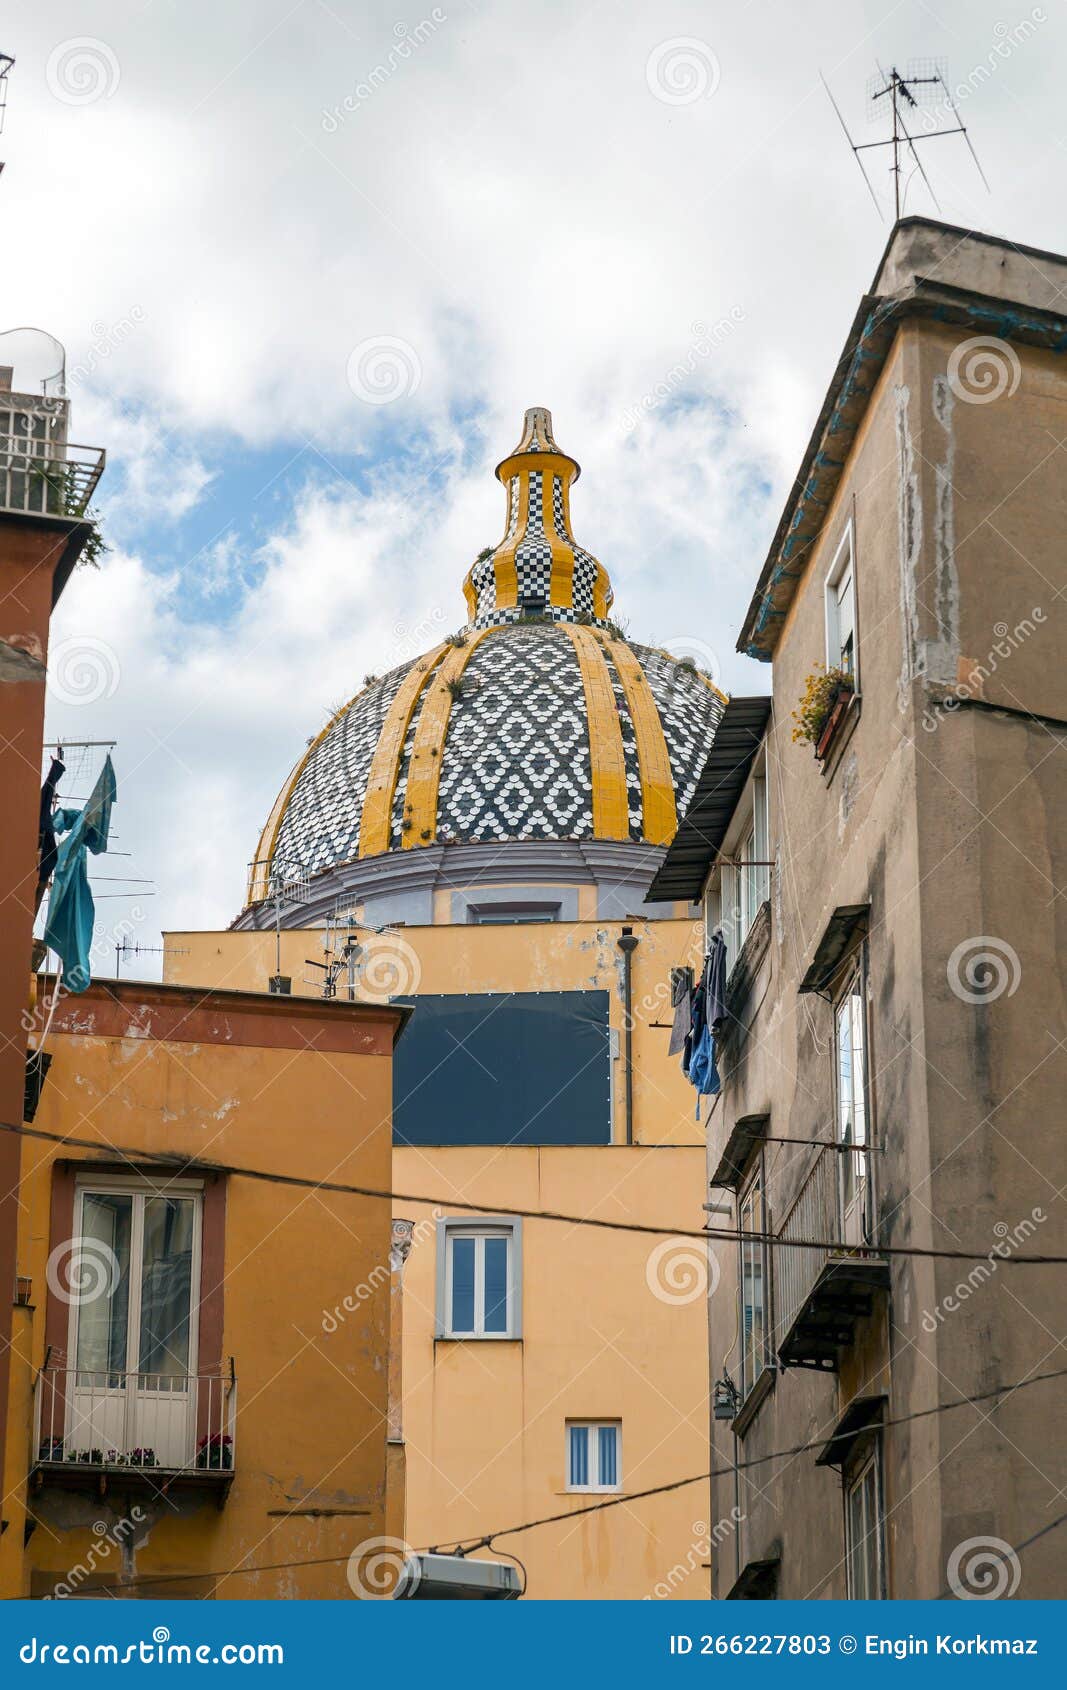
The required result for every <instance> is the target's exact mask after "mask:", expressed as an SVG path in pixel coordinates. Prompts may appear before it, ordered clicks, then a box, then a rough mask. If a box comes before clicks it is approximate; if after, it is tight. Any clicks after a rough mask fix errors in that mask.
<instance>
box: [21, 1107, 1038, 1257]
mask: <svg viewBox="0 0 1067 1690" xmlns="http://www.w3.org/2000/svg"><path fill="white" fill-rule="evenodd" d="M0 1132H7V1133H15V1134H16V1135H18V1136H20V1137H24V1138H40V1139H46V1140H48V1141H49V1142H50V1143H52V1144H64V1145H70V1146H72V1147H73V1148H75V1149H78V1150H95V1151H97V1152H99V1151H101V1150H110V1151H111V1153H112V1154H113V1155H115V1156H121V1157H124V1158H125V1159H126V1160H127V1161H131V1162H150V1163H152V1164H154V1165H156V1166H159V1167H161V1168H168V1169H170V1170H171V1171H172V1172H175V1173H183V1172H185V1171H186V1170H187V1169H189V1168H199V1169H202V1170H203V1171H204V1172H205V1173H213V1174H231V1175H233V1176H234V1177H235V1178H238V1179H255V1180H262V1181H264V1182H265V1183H266V1184H268V1185H292V1186H297V1187H299V1188H300V1189H302V1190H307V1191H335V1192H339V1193H341V1194H342V1195H343V1196H348V1197H376V1198H381V1199H383V1200H384V1201H385V1202H390V1203H392V1202H397V1203H421V1204H423V1205H424V1206H425V1207H427V1208H431V1209H432V1208H441V1207H442V1206H443V1207H446V1208H449V1209H462V1210H463V1211H464V1213H469V1214H474V1215H499V1213H500V1205H499V1203H471V1202H469V1201H467V1200H466V1199H463V1198H459V1197H454V1196H452V1195H450V1194H449V1195H445V1196H441V1195H437V1196H427V1195H426V1193H425V1192H418V1193H417V1192H413V1191H393V1190H390V1189H388V1188H386V1187H381V1186H373V1185H349V1184H347V1183H345V1182H344V1181H341V1180H328V1179H311V1178H309V1177H307V1176H305V1175H301V1174H275V1173H270V1172H268V1170H267V1169H265V1168H245V1167H241V1166H238V1165H237V1164H236V1163H233V1162H214V1161H211V1160H209V1159H208V1158H206V1157H201V1156H185V1155H181V1154H179V1153H176V1152H168V1151H160V1150H145V1149H140V1148H136V1147H134V1146H131V1145H122V1144H112V1143H111V1141H110V1140H109V1139H103V1138H101V1139H96V1138H75V1137H74V1136H73V1135H72V1134H70V1133H50V1132H47V1131H46V1130H45V1129H44V1128H43V1127H29V1126H25V1125H23V1126H15V1125H13V1124H12V1123H11V1122H10V1121H0ZM508 1214H509V1215H514V1216H515V1217H516V1219H521V1220H531V1221H555V1222H557V1223H558V1224H560V1225H564V1226H592V1227H598V1228H600V1229H601V1230H603V1231H606V1232H636V1233H641V1234H644V1235H647V1236H649V1237H652V1238H693V1239H699V1240H700V1241H701V1242H702V1243H707V1241H708V1240H709V1239H716V1238H718V1239H725V1240H727V1241H729V1242H735V1241H736V1242H740V1243H753V1244H774V1245H777V1246H778V1247H779V1248H780V1249H789V1250H821V1251H823V1252H825V1253H826V1254H835V1253H840V1254H845V1255H851V1256H855V1255H856V1253H857V1251H863V1252H865V1253H868V1254H870V1253H873V1252H877V1254H878V1255H879V1256H905V1257H923V1258H926V1257H933V1258H935V1259H942V1260H946V1261H956V1262H987V1261H989V1260H990V1257H991V1255H994V1256H996V1259H997V1260H998V1261H999V1262H1001V1263H1002V1264H1003V1265H1004V1266H1005V1267H1008V1266H1010V1267H1067V1256H1045V1255H1028V1256H1027V1255H1023V1254H1021V1253H1020V1252H1013V1253H1012V1254H1011V1255H1007V1256H1001V1255H1000V1254H999V1252H998V1251H996V1249H995V1247H994V1248H993V1249H992V1250H978V1251H975V1250H941V1249H935V1248H933V1247H930V1246H927V1247H923V1246H921V1245H914V1244H863V1245H857V1244H854V1243H849V1242H848V1241H847V1240H838V1239H826V1238H780V1237H778V1236H777V1235H776V1234H775V1233H770V1232H745V1231H741V1230H736V1231H720V1230H719V1229H718V1228H716V1229H715V1230H713V1231H709V1230H708V1228H707V1227H700V1228H695V1229H694V1228H688V1227H677V1226H651V1225H649V1224H647V1223H646V1222H642V1221H609V1220H604V1219H602V1218H601V1217H600V1216H599V1215H568V1214H565V1213H564V1212H562V1211H561V1210H558V1209H518V1208H509V1209H508Z"/></svg>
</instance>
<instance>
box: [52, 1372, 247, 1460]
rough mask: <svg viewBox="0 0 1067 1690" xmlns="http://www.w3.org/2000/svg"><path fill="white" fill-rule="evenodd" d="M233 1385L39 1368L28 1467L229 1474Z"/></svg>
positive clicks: (188, 1377)
mask: <svg viewBox="0 0 1067 1690" xmlns="http://www.w3.org/2000/svg"><path fill="white" fill-rule="evenodd" d="M236 1431H237V1379H236V1375H235V1374H234V1372H233V1365H232V1363H231V1366H230V1371H229V1373H193V1374H186V1373H178V1374H159V1373H123V1372H120V1371H117V1370H116V1371H113V1372H104V1371H95V1370H90V1369H86V1368H68V1367H49V1366H45V1367H43V1368H42V1369H41V1371H40V1373H39V1374H38V1375H37V1382H36V1384H35V1386H34V1416H33V1463H32V1464H33V1466H34V1468H35V1469H37V1470H45V1469H57V1468H59V1469H64V1470H70V1469H72V1468H82V1467H91V1468H94V1469H98V1470H99V1469H104V1470H118V1469H125V1470H127V1471H129V1470H131V1469H132V1470H135V1471H138V1472H143V1471H145V1470H147V1469H150V1468H159V1469H162V1470H163V1471H165V1472H167V1473H176V1472H190V1473H192V1472H205V1473H211V1472H216V1473H224V1474H225V1473H232V1471H233V1465H234V1456H235V1453H236V1441H235V1440H236Z"/></svg>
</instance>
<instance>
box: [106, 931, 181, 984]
mask: <svg viewBox="0 0 1067 1690" xmlns="http://www.w3.org/2000/svg"><path fill="white" fill-rule="evenodd" d="M188 955H189V952H188V950H187V949H186V948H185V947H184V946H181V945H136V944H131V943H130V941H129V939H120V940H119V942H118V944H117V945H116V946H115V978H116V980H118V979H120V978H121V975H122V964H123V963H124V962H125V961H126V959H127V958H128V957H138V956H188Z"/></svg>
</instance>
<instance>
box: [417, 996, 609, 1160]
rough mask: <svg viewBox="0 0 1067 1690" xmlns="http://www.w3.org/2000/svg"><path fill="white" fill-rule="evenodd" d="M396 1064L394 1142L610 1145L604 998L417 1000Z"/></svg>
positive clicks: (484, 997)
mask: <svg viewBox="0 0 1067 1690" xmlns="http://www.w3.org/2000/svg"><path fill="white" fill-rule="evenodd" d="M414 1003H415V1013H414V1015H413V1016H412V1018H411V1021H410V1022H409V1024H408V1026H407V1028H406V1029H405V1031H404V1036H403V1038H402V1039H401V1040H400V1041H399V1043H398V1044H397V1047H396V1055H395V1058H394V1069H393V1079H394V1107H393V1137H394V1141H395V1143H397V1144H609V1143H610V1142H611V1105H610V1090H611V1064H610V1049H609V1037H608V1008H609V1000H608V993H607V992H501V993H492V992H481V993H472V994H471V995H469V996H458V995H456V996H452V995H449V996H427V997H419V998H416V999H415V1000H414Z"/></svg>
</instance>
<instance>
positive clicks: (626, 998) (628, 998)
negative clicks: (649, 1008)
mask: <svg viewBox="0 0 1067 1690" xmlns="http://www.w3.org/2000/svg"><path fill="white" fill-rule="evenodd" d="M616 943H617V944H618V947H619V949H620V951H621V952H622V1012H623V1032H624V1035H625V1045H624V1050H625V1055H624V1057H623V1066H624V1067H625V1069H626V1142H627V1144H632V1143H633V1141H634V1017H633V1001H634V976H633V956H634V952H635V951H636V949H637V946H638V943H639V941H638V940H637V939H635V938H634V930H633V928H632V927H624V928H623V930H622V933H621V935H620V937H619V938H618V940H617V941H616Z"/></svg>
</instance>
